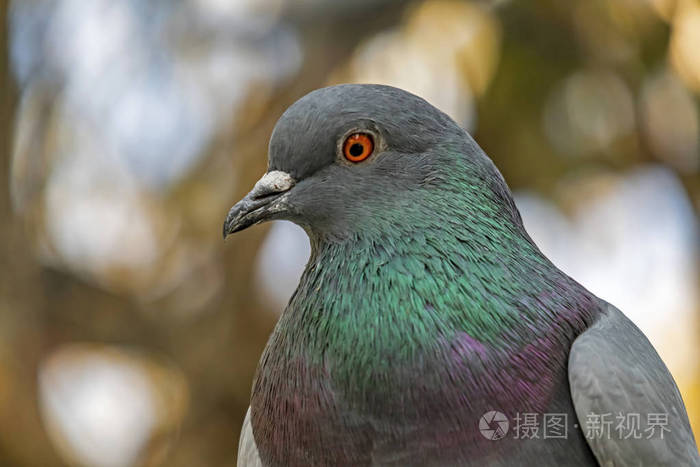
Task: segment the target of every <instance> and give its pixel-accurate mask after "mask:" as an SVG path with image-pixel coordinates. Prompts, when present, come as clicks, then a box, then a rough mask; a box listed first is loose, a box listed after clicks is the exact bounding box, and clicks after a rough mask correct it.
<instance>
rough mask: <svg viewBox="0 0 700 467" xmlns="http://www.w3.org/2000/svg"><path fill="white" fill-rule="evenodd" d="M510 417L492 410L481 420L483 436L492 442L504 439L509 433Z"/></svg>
mask: <svg viewBox="0 0 700 467" xmlns="http://www.w3.org/2000/svg"><path fill="white" fill-rule="evenodd" d="M508 425H509V423H508V417H506V416H505V414H503V413H501V412H499V411H497V410H491V411H489V412H486V413H485V414H484V415H482V416H481V418H480V419H479V431H481V435H482V436H483V437H484V438H486V439H488V440H491V441H496V440H499V439H501V438H503V437H504V436H505V435H506V434H507V433H508Z"/></svg>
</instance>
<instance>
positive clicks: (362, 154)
mask: <svg viewBox="0 0 700 467" xmlns="http://www.w3.org/2000/svg"><path fill="white" fill-rule="evenodd" d="M373 151H374V141H373V140H372V135H370V134H368V133H353V134H351V135H350V136H348V137H347V138H345V142H344V143H343V155H344V156H345V158H346V159H347V160H349V161H350V162H362V161H363V160H365V159H367V158H368V157H369V156H371V155H372V152H373Z"/></svg>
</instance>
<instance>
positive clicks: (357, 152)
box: [350, 143, 365, 157]
mask: <svg viewBox="0 0 700 467" xmlns="http://www.w3.org/2000/svg"><path fill="white" fill-rule="evenodd" d="M363 152H365V147H364V146H363V145H362V143H354V144H353V145H352V146H350V155H351V156H353V157H359V156H361V155H362V153H363Z"/></svg>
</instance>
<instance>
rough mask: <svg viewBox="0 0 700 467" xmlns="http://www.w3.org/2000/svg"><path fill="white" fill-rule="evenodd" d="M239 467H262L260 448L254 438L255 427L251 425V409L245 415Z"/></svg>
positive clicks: (239, 449) (240, 442)
mask: <svg viewBox="0 0 700 467" xmlns="http://www.w3.org/2000/svg"><path fill="white" fill-rule="evenodd" d="M236 465H237V466H238V467H262V462H261V461H260V455H259V454H258V447H257V446H256V445H255V438H254V437H253V426H252V425H251V424H250V407H248V411H247V412H246V413H245V420H243V428H242V429H241V438H240V440H239V441H238V462H237V463H236Z"/></svg>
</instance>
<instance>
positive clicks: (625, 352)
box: [569, 306, 700, 466]
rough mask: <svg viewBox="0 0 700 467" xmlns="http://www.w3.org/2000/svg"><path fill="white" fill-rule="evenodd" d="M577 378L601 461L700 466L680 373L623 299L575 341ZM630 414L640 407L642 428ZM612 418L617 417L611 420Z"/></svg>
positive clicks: (580, 409)
mask: <svg viewBox="0 0 700 467" xmlns="http://www.w3.org/2000/svg"><path fill="white" fill-rule="evenodd" d="M569 383H570V386H571V396H572V400H573V403H574V408H575V410H576V415H577V418H578V420H579V425H580V426H581V429H582V430H583V432H584V435H585V436H586V440H587V441H588V444H589V446H590V447H591V449H592V451H593V454H594V455H595V457H596V459H597V460H598V462H599V463H600V464H601V465H603V466H647V465H654V466H657V465H659V466H660V465H669V466H700V456H699V455H698V448H697V445H696V444H695V438H694V437H693V432H692V430H691V428H690V423H689V422H688V415H687V414H686V411H685V405H684V404H683V400H682V398H681V395H680V393H679V391H678V388H677V387H676V384H675V382H674V380H673V377H672V376H671V374H670V373H669V371H668V369H667V368H666V365H664V363H663V361H662V360H661V358H660V357H659V355H658V354H657V353H656V351H655V350H654V347H653V346H652V345H651V344H650V343H649V341H648V340H647V338H646V337H645V336H644V334H643V333H642V332H641V331H640V330H639V329H638V328H637V327H636V326H635V325H634V324H633V323H632V322H631V321H630V320H629V319H627V317H625V315H623V314H622V312H620V311H619V310H617V309H616V308H615V307H613V306H609V309H608V312H607V314H605V315H603V316H601V318H600V319H599V320H598V321H597V322H596V323H595V324H594V325H593V326H591V328H589V329H588V330H586V331H585V332H584V333H583V334H581V335H580V336H579V337H578V338H577V339H576V340H575V341H574V344H573V346H572V348H571V353H570V355H569ZM591 414H592V415H591ZM604 414H609V415H607V416H604ZM628 414H632V415H629V417H631V418H632V419H634V418H636V417H637V416H636V415H635V414H639V422H640V423H639V430H633V427H634V426H635V425H636V422H635V421H634V420H631V419H627V417H628ZM649 414H651V416H650V415H649ZM657 414H661V415H660V416H659V415H657ZM666 414H667V415H666ZM601 416H603V417H604V418H601ZM605 417H606V418H605ZM618 417H619V418H618ZM622 417H625V418H624V419H623V418H622ZM650 417H651V418H650ZM665 417H667V419H666V418H665ZM654 418H656V421H655V422H656V423H655V422H654ZM605 420H607V421H610V422H611V424H610V425H607V427H606V426H605V424H604V423H603V422H604V421H605ZM649 421H651V422H652V424H648V423H647V422H649ZM654 425H656V426H654ZM618 429H619V430H618ZM635 431H636V433H638V434H640V435H641V437H640V438H635ZM661 434H663V438H662V437H661ZM649 436H651V437H650V438H649V439H647V437H649Z"/></svg>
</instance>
